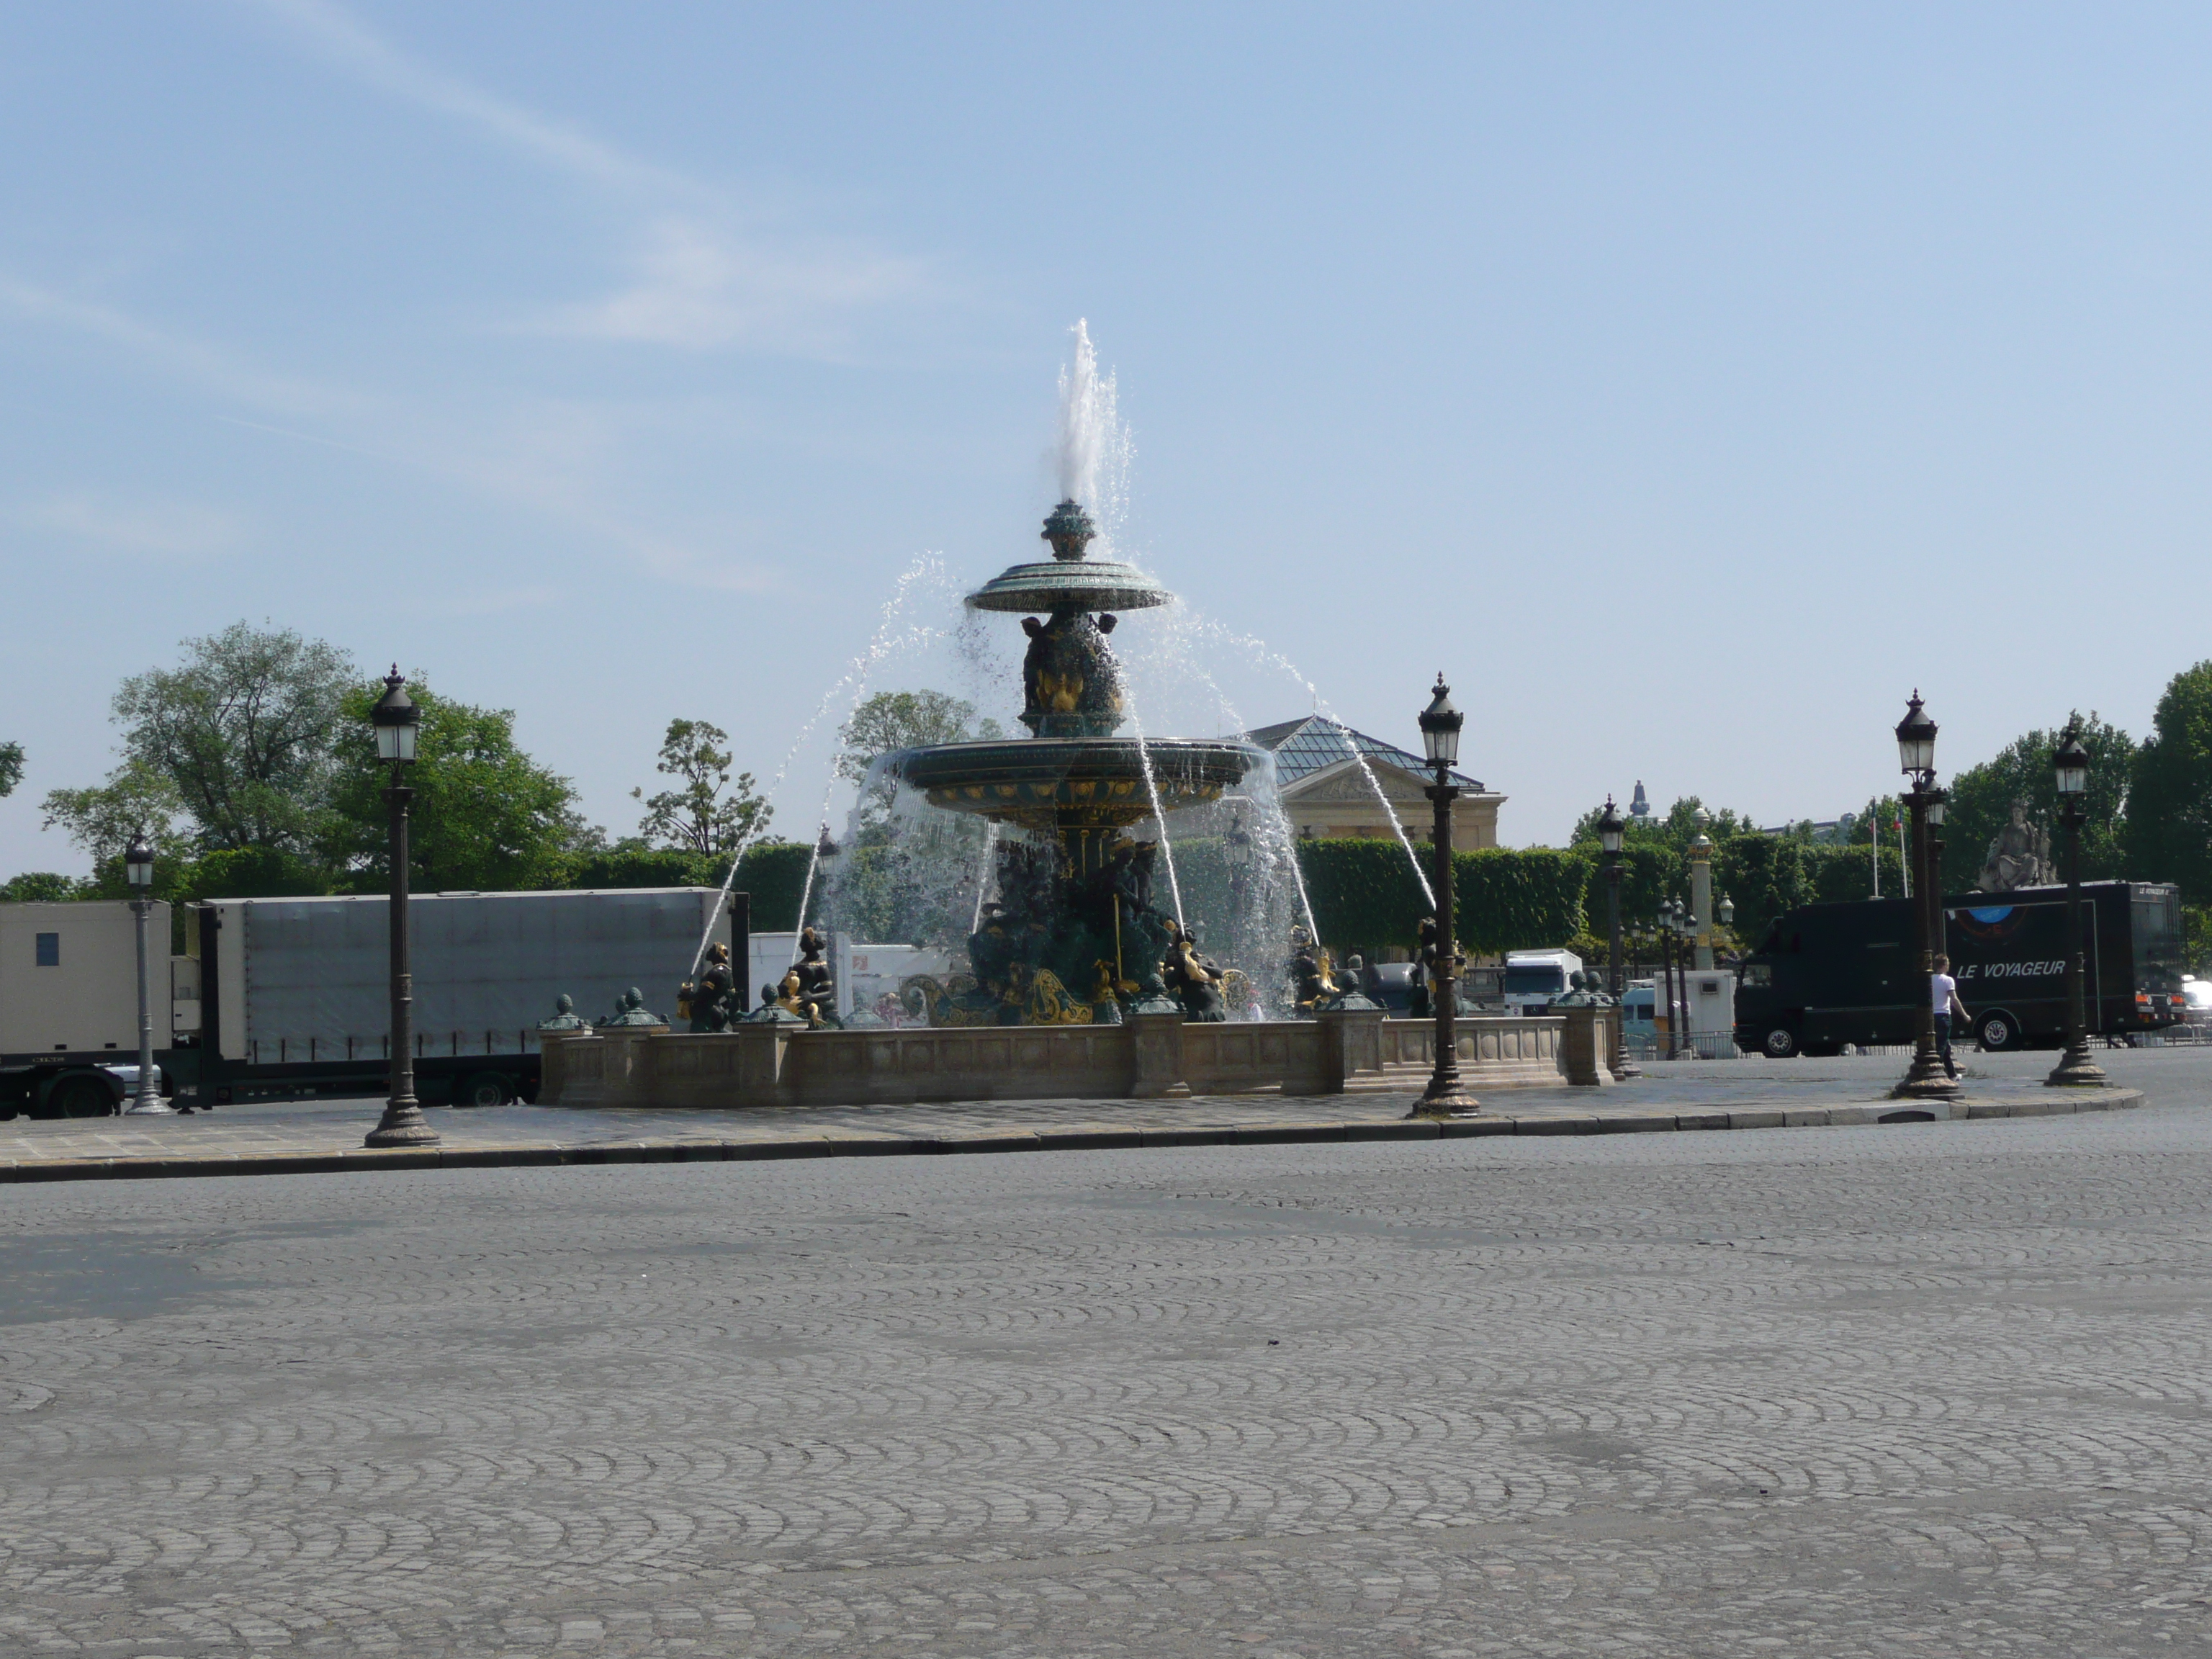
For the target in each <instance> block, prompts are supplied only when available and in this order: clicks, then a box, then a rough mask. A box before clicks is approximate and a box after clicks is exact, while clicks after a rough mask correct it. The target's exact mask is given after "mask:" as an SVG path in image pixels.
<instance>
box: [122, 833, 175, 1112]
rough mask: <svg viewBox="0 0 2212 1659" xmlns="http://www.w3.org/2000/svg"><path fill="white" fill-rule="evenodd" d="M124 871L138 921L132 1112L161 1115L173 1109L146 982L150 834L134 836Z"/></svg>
mask: <svg viewBox="0 0 2212 1659" xmlns="http://www.w3.org/2000/svg"><path fill="white" fill-rule="evenodd" d="M123 873H124V875H125V877H126V878H129V880H130V883H131V915H132V916H133V917H134V918H136V919H137V925H138V1087H137V1090H136V1091H134V1092H133V1095H132V1097H131V1105H130V1108H129V1111H130V1115H131V1116H133V1117H159V1116H163V1115H167V1113H168V1111H169V1106H168V1103H167V1102H165V1101H164V1100H163V1099H162V1098H161V1090H160V1089H159V1088H158V1087H156V1086H155V1081H154V1010H153V996H152V993H151V992H150V990H149V988H148V986H147V983H146V973H147V963H146V921H147V918H148V917H149V916H151V915H153V914H154V849H153V848H150V847H149V846H148V845H146V837H145V836H132V837H131V845H130V847H129V848H128V849H126V850H125V853H124V854H123Z"/></svg>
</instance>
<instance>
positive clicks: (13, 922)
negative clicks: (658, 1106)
mask: <svg viewBox="0 0 2212 1659" xmlns="http://www.w3.org/2000/svg"><path fill="white" fill-rule="evenodd" d="M740 897H742V896H740ZM33 911H35V912H40V913H41V914H40V915H37V916H29V915H21V916H16V915H9V914H7V913H10V912H22V913H28V912H33ZM101 913H107V914H105V915H103V914H101ZM390 914H391V911H390V901H389V900H387V899H385V898H382V897H370V896H363V897H331V898H255V899H218V900H215V901H213V902H209V903H206V904H201V905H196V906H194V907H193V908H192V909H191V911H190V912H189V913H188V914H187V915H186V916H185V939H186V945H187V949H186V951H185V955H184V956H181V957H167V953H166V951H164V957H165V960H164V961H163V962H162V963H161V969H157V970H156V971H157V974H158V975H159V977H160V979H161V981H163V982H164V983H165V984H166V987H167V988H166V989H164V988H160V987H157V989H156V991H155V1004H156V1007H157V1008H161V1007H162V1006H163V1001H164V998H165V997H166V1000H167V1001H166V1012H167V1020H166V1021H164V1020H163V1019H162V1018H161V1016H160V1015H159V1014H158V1013H157V1016H156V1019H155V1042H156V1047H157V1049H158V1052H157V1054H156V1055H155V1061H156V1064H157V1066H159V1068H160V1070H161V1087H162V1091H163V1092H164V1093H165V1094H166V1095H167V1096H168V1097H170V1099H171V1100H172V1101H173V1103H174V1104H176V1105H177V1106H179V1107H180V1108H181V1107H221V1106H223V1105H226V1104H228V1103H233V1102H237V1101H247V1100H307V1099H313V1098H316V1097H352V1096H361V1095H377V1094H382V1093H383V1092H385V1091H386V1089H387V1088H388V1087H389V1086H390V1085H389V1079H390V1074H391V1044H392V1032H391V1016H392V994H391V973H390V933H389V917H390ZM131 921H132V918H131V915H130V907H129V906H128V905H127V904H125V903H116V904H106V903H76V904H51V905H5V906H0V1116H5V1117H12V1116H15V1115H17V1114H18V1113H28V1114H29V1115H33V1116H46V1117H67V1116H79V1115H92V1114H95V1113H101V1112H106V1111H107V1110H109V1109H112V1106H113V1104H114V1103H115V1102H116V1101H117V1100H118V1099H119V1098H120V1097H121V1096H122V1094H123V1093H124V1092H125V1089H126V1088H127V1087H128V1086H130V1083H131V1081H132V1080H135V1079H136V1077H137V1070H136V1065H135V1062H136V1059H137V981H136V975H137V962H136V956H135V946H134V945H133V942H132V938H131V931H130V927H131ZM408 921H409V925H410V946H411V957H412V960H411V963H410V965H411V967H412V969H413V973H414V994H415V1002H414V1018H413V1024H414V1028H415V1030H414V1042H413V1047H414V1049H415V1089H416V1095H417V1097H419V1098H420V1099H421V1100H422V1102H423V1103H424V1104H426V1105H476V1106H493V1105H499V1104H501V1103H505V1102H508V1101H514V1100H525V1101H527V1100H532V1099H535V1098H536V1097H537V1093H538V1066H539V1057H540V1050H539V1045H538V1022H539V1021H541V1020H543V1019H545V1018H548V1017H550V1015H551V1014H552V1013H553V1012H554V1006H555V1003H556V1000H557V999H558V998H559V997H561V996H562V995H563V994H566V995H568V996H570V997H572V998H574V1003H575V1011H576V1012H578V1013H580V1014H581V1015H583V1016H584V1017H585V1018H587V1019H588V1018H600V1017H603V1016H605V1014H607V1013H609V1012H611V1011H612V1010H613V1008H614V1006H615V1005H616V1003H617V1000H619V999H620V998H621V996H622V994H623V992H624V991H625V990H627V989H629V987H632V986H635V987H638V989H639V990H641V992H643V993H644V994H645V998H646V1006H647V1007H649V1008H653V1009H655V1010H657V1011H659V1012H662V1013H663V1014H666V1015H670V1016H671V1017H672V1015H673V1012H674V1006H675V1000H676V987H678V984H680V983H681V982H682V981H683V980H684V977H685V975H686V974H687V973H688V971H689V970H690V966H691V963H692V959H693V957H694V956H695V954H696V952H697V951H698V949H699V945H700V940H701V939H702V936H705V935H708V933H709V931H710V924H711V934H712V938H713V939H715V940H718V941H719V942H720V943H722V944H724V945H727V944H729V942H730V932H731V917H730V915H729V913H728V909H727V908H726V906H724V905H723V904H722V903H721V902H720V895H718V894H717V893H716V892H715V890H714V889H712V888H707V887H664V888H625V889H618V890H587V891H576V892H550V893H545V892H537V893H439V894H426V895H424V896H421V897H417V898H414V899H411V900H410V902H409V906H408ZM150 925H151V927H152V928H153V930H154V937H155V938H156V939H161V940H164V941H166V940H167V939H168V938H169V926H170V924H169V916H168V907H167V906H166V905H158V906H156V907H155V915H154V916H153V917H152V918H151V919H150ZM47 957H53V958H55V965H54V966H53V967H52V968H51V969H50V968H47V967H45V966H42V965H41V964H43V963H46V958H47ZM48 973H51V974H52V975H54V976H53V977H52V978H48V979H41V978H40V975H41V974H48ZM125 1062H129V1063H128V1064H125ZM126 1074H127V1075H126Z"/></svg>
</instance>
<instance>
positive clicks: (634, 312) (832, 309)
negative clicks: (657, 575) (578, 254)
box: [254, 0, 932, 355]
mask: <svg viewBox="0 0 2212 1659" xmlns="http://www.w3.org/2000/svg"><path fill="white" fill-rule="evenodd" d="M254 3H256V4H257V5H258V6H259V8H260V9H262V10H263V11H264V12H265V13H266V14H268V15H270V16H272V17H274V18H276V19H277V20H279V21H281V22H283V24H284V25H285V26H287V27H289V28H290V29H291V30H292V31H293V32H294V33H295V34H296V35H297V36H299V37H300V38H301V39H302V40H306V41H307V43H308V44H309V45H310V46H312V47H313V49H314V50H316V51H317V52H319V53H320V54H321V55H322V56H323V57H324V58H325V59H326V60H328V61H330V62H331V63H334V64H337V65H339V66H340V67H341V68H343V69H344V70H348V71H349V72H350V73H352V74H353V75H355V76H357V77H358V78H359V79H360V80H362V82H365V83H366V84H368V85H370V86H373V87H375V88H378V89H380V90H381V91H384V92H387V93H389V94H392V95H393V96H394V97H397V98H399V99H402V100H405V101H407V102H409V103H411V104H414V105H416V106H417V107H419V108H422V109H427V110H430V111H433V112H436V113H438V114H441V115H444V116H447V117H450V118H453V119H456V120H459V121H460V122H462V123H463V124H465V125H468V126H470V127H471V128H473V129H475V130H476V131H478V132H481V133H483V134H485V135H486V136H488V137H491V138H493V139H494V140H495V141H496V142H498V143H501V144H504V145H506V146H507V148H509V149H513V150H515V151H517V152H519V153H520V154H523V155H528V156H530V157H532V158H533V159H535V160H537V161H541V162H543V163H544V164H546V165H548V166H550V167H554V168H555V169H556V170H557V171H560V172H562V173H566V174H568V176H569V177H571V178H572V179H576V180H577V181H579V182H580V183H584V184H586V185H592V186H593V187H595V188H598V189H601V190H605V191H609V192H611V194H613V195H614V196H615V197H617V198H618V199H620V200H621V201H623V203H624V204H626V205H627V206H628V207H629V209H630V210H632V211H633V212H634V213H635V215H636V216H637V221H636V222H635V226H634V228H633V234H634V236H635V245H634V246H633V248H632V249H631V251H630V252H629V256H628V258H626V259H625V260H624V261H623V263H624V264H627V265H628V266H629V268H630V270H631V271H632V273H633V276H632V280H631V282H630V283H629V285H628V286H626V287H623V288H621V289H617V291H616V292H614V293H612V294H610V295H606V296H605V297H604V298H600V299H596V300H590V301H581V302H578V303H575V304H572V305H566V306H560V307H554V308H552V309H550V310H549V311H544V312H541V313H537V314H534V315H532V316H529V317H526V318H525V319H521V321H520V323H519V324H518V325H517V327H518V328H519V330H520V331H525V332H532V333H544V334H552V335H560V336H567V337H574V338H580V339H592V340H605V341H613V342H628V343H637V344H646V345H660V346H675V347H678V348H682V349H689V350H719V349H730V348H733V347H742V348H751V349H764V350H771V351H788V352H795V353H799V354H803V355H837V354H840V353H842V351H843V350H844V349H847V347H848V345H849V343H850V339H851V335H852V330H853V323H854V319H856V318H858V317H860V316H862V315H865V314H868V313H874V312H877V311H879V310H880V309H882V308H883V307H885V306H887V305H890V304H893V303H896V302H898V301H914V300H917V299H921V298H925V297H927V295H928V292H929V290H930V289H931V287H932V283H931V282H930V280H929V274H928V267H927V263H926V262H924V261H922V260H919V259H915V258H909V257H905V256H901V255H896V254H891V253H886V252H882V251H881V250H878V249H877V248H874V247H872V246H868V245H867V244H866V242H865V241H862V240H832V239H828V238H816V239H811V240H809V239H807V238H805V237H789V236H784V237H779V236H775V235H773V234H767V233H764V232H762V231H760V230H757V229H754V228H750V227H747V226H745V225H744V219H745V218H746V217H747V215H746V213H745V211H744V204H742V203H740V202H739V201H738V199H737V198H736V197H735V196H734V195H733V194H732V192H731V191H726V190H724V189H720V188H718V187H716V186H714V185H708V184H705V183H702V181H700V180H698V179H692V178H689V177H687V176H685V175H684V174H682V173H677V172H675V171H673V170H671V169H669V168H666V167H658V166H655V165H653V164H652V163H650V162H647V161H641V160H639V159H638V158H637V157H635V156H633V155H627V154H625V153H624V152H623V151H622V150H621V149H617V147H616V146H614V145H612V144H609V143H605V141H603V140H601V139H599V138H597V137H593V136H592V135H591V134H589V133H587V132H585V131H582V130H581V129H580V128H577V127H574V126H572V125H568V124H566V123H563V122H560V121H556V120H551V119H549V118H546V117H544V116H542V115H539V114H538V113H537V112H534V111H532V110H529V109H526V108H524V107H523V106H521V105H520V104H516V103H514V102H513V101H511V100H507V99H505V98H501V97H500V96H498V95H497V94H494V93H490V92H487V91H485V90H484V89H483V88H480V87H477V86H474V85H471V83H469V82H466V81H464V80H462V79H460V78H459V76H453V75H450V74H447V72H445V71H444V70H439V69H436V68H434V67H431V66H430V65H428V64H422V63H421V62H418V61H417V60H416V59H415V58H411V57H410V56H409V55H408V54H406V53H405V52H402V51H400V50H399V49H398V47H396V46H392V44H391V43H390V42H388V41H386V40H383V39H381V38H380V37H379V36H378V35H377V34H375V33H373V32H372V31H371V30H369V29H368V28H367V27H364V26H363V25H362V23H361V22H360V21H359V20H358V19H356V18H355V17H354V16H353V15H351V14H350V13H349V12H348V11H346V10H345V9H343V7H341V6H339V5H337V4H335V3H333V0H254Z"/></svg>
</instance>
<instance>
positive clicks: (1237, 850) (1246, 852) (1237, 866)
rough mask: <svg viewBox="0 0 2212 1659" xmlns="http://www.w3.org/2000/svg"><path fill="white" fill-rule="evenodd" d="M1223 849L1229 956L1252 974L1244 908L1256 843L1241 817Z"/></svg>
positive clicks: (1240, 1014)
mask: <svg viewBox="0 0 2212 1659" xmlns="http://www.w3.org/2000/svg"><path fill="white" fill-rule="evenodd" d="M1222 853H1223V856H1224V857H1225V858H1226V859H1227V860H1228V862H1229V954H1230V959H1231V961H1232V962H1233V963H1235V964H1236V965H1237V966H1238V967H1240V968H1243V969H1244V971H1245V972H1246V973H1248V974H1249V973H1250V972H1251V971H1252V970H1251V969H1250V967H1249V965H1248V964H1247V963H1245V960H1244V957H1245V949H1244V946H1245V933H1246V925H1245V916H1244V910H1245V906H1246V904H1247V903H1248V902H1249V898H1250V895H1251V881H1252V856H1253V846H1252V837H1251V835H1250V833H1249V831H1247V830H1246V829H1245V828H1244V824H1243V820H1242V819H1241V818H1238V819H1236V820H1233V821H1232V822H1231V824H1230V826H1229V833H1228V834H1227V835H1226V836H1224V837H1222ZM1243 1013H1244V1011H1243V1009H1242V1008H1239V1009H1237V1010H1236V1011H1235V1017H1236V1018H1243Z"/></svg>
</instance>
